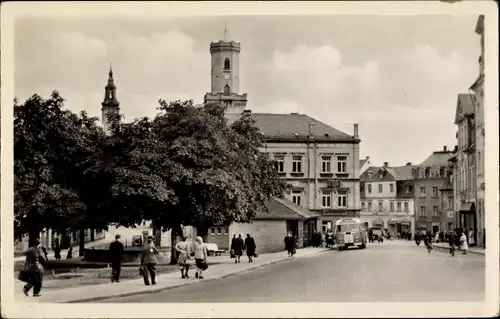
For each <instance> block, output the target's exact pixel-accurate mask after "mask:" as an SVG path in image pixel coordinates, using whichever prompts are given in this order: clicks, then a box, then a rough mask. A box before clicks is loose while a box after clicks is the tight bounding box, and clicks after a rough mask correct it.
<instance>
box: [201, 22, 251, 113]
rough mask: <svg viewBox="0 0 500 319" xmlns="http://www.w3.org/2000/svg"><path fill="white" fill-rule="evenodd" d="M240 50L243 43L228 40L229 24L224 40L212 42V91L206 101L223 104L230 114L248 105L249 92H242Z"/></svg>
mask: <svg viewBox="0 0 500 319" xmlns="http://www.w3.org/2000/svg"><path fill="white" fill-rule="evenodd" d="M240 52H241V44H240V43H239V42H234V41H229V40H228V36H227V25H226V26H225V28H224V40H220V41H218V42H212V43H210V54H211V56H212V66H211V91H210V92H209V93H207V94H205V98H204V101H205V103H221V104H223V105H224V106H226V107H227V111H226V113H228V114H240V113H242V112H243V110H244V109H245V108H246V105H247V94H246V93H245V94H240Z"/></svg>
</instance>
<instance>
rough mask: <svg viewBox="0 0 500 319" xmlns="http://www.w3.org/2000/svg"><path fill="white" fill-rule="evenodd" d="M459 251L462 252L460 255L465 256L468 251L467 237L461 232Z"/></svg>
mask: <svg viewBox="0 0 500 319" xmlns="http://www.w3.org/2000/svg"><path fill="white" fill-rule="evenodd" d="M460 249H461V250H462V254H464V255H466V254H467V250H469V245H468V244H467V235H465V231H462V236H460Z"/></svg>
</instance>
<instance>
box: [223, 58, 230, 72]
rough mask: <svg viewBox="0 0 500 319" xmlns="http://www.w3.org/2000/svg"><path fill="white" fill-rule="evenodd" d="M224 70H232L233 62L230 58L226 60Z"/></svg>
mask: <svg viewBox="0 0 500 319" xmlns="http://www.w3.org/2000/svg"><path fill="white" fill-rule="evenodd" d="M224 70H231V62H230V61H229V59H228V58H226V59H225V60H224Z"/></svg>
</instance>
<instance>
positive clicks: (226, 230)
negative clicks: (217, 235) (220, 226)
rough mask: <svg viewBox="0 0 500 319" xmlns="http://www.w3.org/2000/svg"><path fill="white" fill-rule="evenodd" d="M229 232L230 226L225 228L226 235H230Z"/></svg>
mask: <svg viewBox="0 0 500 319" xmlns="http://www.w3.org/2000/svg"><path fill="white" fill-rule="evenodd" d="M228 234H229V228H227V227H226V228H224V235H228Z"/></svg>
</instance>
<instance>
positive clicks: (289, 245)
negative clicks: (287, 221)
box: [284, 232, 296, 257]
mask: <svg viewBox="0 0 500 319" xmlns="http://www.w3.org/2000/svg"><path fill="white" fill-rule="evenodd" d="M284 242H285V249H286V251H287V252H288V257H293V255H295V245H296V240H295V237H293V235H292V232H288V235H287V236H285V240H284Z"/></svg>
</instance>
